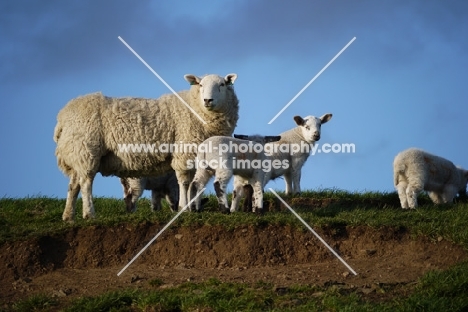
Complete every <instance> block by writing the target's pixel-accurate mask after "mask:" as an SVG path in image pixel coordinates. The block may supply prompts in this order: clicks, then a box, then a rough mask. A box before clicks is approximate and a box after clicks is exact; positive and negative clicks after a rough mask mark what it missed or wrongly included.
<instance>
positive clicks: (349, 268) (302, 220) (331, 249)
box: [269, 187, 357, 275]
mask: <svg viewBox="0 0 468 312" xmlns="http://www.w3.org/2000/svg"><path fill="white" fill-rule="evenodd" d="M269 189H270V191H271V192H272V193H273V194H275V196H276V197H278V199H279V200H280V201H281V202H282V203H283V204H284V205H285V206H286V207H288V209H289V210H291V212H292V213H293V214H294V215H295V216H296V217H297V218H298V219H299V220H300V221H301V222H302V223H303V224H304V225H305V226H306V228H308V229H309V230H310V231H311V232H312V234H314V235H315V236H316V237H317V238H318V239H319V240H320V241H321V242H322V243H323V244H324V245H325V247H327V248H328V249H329V250H330V251H331V252H332V254H334V255H335V257H337V258H338V260H340V261H341V262H342V263H343V264H344V265H345V266H346V267H347V268H348V270H350V271H351V273H353V274H354V275H357V273H356V271H354V270H353V268H351V267H350V266H349V265H348V264H347V263H346V262H345V261H344V260H343V259H342V258H341V257H340V256H339V255H338V254H337V253H336V251H334V250H333V248H331V247H330V245H328V244H327V243H326V242H325V241H324V240H323V239H322V238H321V237H320V235H318V234H317V232H315V231H314V230H313V229H312V228H311V227H310V225H308V224H307V222H305V221H304V219H302V218H301V217H300V216H299V215H298V214H297V213H296V212H295V211H294V210H293V209H292V208H291V207H289V205H288V204H287V203H286V202H285V201H284V200H283V199H282V198H281V197H280V196H279V195H278V194H277V193H276V192H275V191H274V190H273V189H272V188H271V187H270V188H269Z"/></svg>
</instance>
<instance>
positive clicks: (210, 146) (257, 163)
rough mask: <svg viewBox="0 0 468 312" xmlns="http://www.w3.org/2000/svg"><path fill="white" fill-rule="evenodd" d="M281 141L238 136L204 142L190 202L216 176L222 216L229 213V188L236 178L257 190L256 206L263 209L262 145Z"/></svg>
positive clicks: (190, 190)
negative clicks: (223, 213) (240, 178)
mask: <svg viewBox="0 0 468 312" xmlns="http://www.w3.org/2000/svg"><path fill="white" fill-rule="evenodd" d="M237 137H239V138H237ZM240 138H242V139H240ZM279 139H281V137H280V136H259V135H254V136H245V135H239V136H237V135H235V137H234V138H232V137H226V136H215V137H211V138H209V139H207V140H205V141H204V142H203V143H202V144H201V145H200V148H201V150H200V151H199V152H198V154H197V158H196V160H195V161H196V163H195V166H197V171H196V173H195V177H194V178H193V181H192V183H191V184H190V188H189V194H190V195H189V198H190V199H191V198H193V197H194V195H195V194H196V193H197V192H198V191H199V190H201V189H202V188H204V187H205V185H206V184H207V183H208V181H209V180H210V179H211V177H213V175H214V176H215V180H214V183H213V185H214V189H215V192H216V196H217V198H218V204H219V208H220V210H221V211H222V212H229V206H228V200H227V194H226V188H227V184H228V183H229V180H230V179H231V177H232V176H233V175H236V176H242V177H244V178H246V179H249V181H250V184H252V186H253V190H254V200H255V204H254V205H255V206H256V207H257V208H259V209H261V208H262V203H263V180H264V175H265V170H263V166H264V165H265V164H264V162H263V159H264V153H263V145H264V144H265V143H267V142H273V141H278V140H279ZM195 209H196V210H197V211H200V210H201V207H200V196H199V197H198V198H197V200H196V201H195Z"/></svg>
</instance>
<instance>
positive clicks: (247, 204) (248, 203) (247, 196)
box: [242, 184, 254, 212]
mask: <svg viewBox="0 0 468 312" xmlns="http://www.w3.org/2000/svg"><path fill="white" fill-rule="evenodd" d="M242 190H243V192H244V204H243V205H242V206H243V207H242V210H243V211H244V212H252V210H253V205H254V204H253V196H254V190H253V187H252V185H250V184H246V185H244V187H243V188H242Z"/></svg>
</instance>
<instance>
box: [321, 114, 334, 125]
mask: <svg viewBox="0 0 468 312" xmlns="http://www.w3.org/2000/svg"><path fill="white" fill-rule="evenodd" d="M332 116H333V115H332V114H325V115H323V116H322V117H320V120H321V121H322V124H324V123H326V122H327V121H329V120H330V119H331V118H332Z"/></svg>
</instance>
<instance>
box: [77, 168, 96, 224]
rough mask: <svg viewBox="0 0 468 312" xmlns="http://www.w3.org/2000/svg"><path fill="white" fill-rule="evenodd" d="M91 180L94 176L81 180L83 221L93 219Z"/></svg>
mask: <svg viewBox="0 0 468 312" xmlns="http://www.w3.org/2000/svg"><path fill="white" fill-rule="evenodd" d="M93 180H94V175H93V176H91V177H86V178H81V179H80V184H81V196H82V200H83V219H88V218H94V215H95V213H94V205H93Z"/></svg>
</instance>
